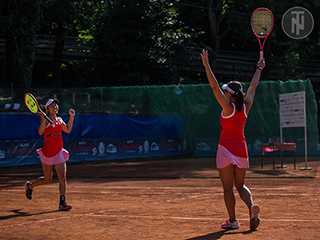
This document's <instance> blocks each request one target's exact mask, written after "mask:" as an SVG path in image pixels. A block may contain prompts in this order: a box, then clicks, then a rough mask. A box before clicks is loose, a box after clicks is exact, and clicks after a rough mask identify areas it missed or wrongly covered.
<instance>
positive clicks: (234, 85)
mask: <svg viewBox="0 0 320 240" xmlns="http://www.w3.org/2000/svg"><path fill="white" fill-rule="evenodd" d="M228 86H229V88H231V89H232V90H233V91H234V94H232V95H233V96H234V98H235V104H236V109H237V111H239V112H241V111H242V107H243V102H244V93H243V92H242V85H241V83H240V82H238V81H231V82H230V83H228Z"/></svg>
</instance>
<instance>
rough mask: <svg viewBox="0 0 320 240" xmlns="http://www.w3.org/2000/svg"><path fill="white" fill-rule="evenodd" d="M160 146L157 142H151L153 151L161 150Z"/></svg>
mask: <svg viewBox="0 0 320 240" xmlns="http://www.w3.org/2000/svg"><path fill="white" fill-rule="evenodd" d="M159 149H160V147H159V145H158V144H157V143H156V142H153V143H151V147H150V150H151V151H159Z"/></svg>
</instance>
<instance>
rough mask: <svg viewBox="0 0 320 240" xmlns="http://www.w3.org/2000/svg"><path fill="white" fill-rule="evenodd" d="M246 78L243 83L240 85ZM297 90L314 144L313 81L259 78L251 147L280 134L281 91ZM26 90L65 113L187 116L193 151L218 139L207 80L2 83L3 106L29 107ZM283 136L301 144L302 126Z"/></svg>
mask: <svg viewBox="0 0 320 240" xmlns="http://www.w3.org/2000/svg"><path fill="white" fill-rule="evenodd" d="M249 84H250V83H244V84H243V86H244V91H246V90H247V88H248V87H249ZM300 91H305V92H306V94H305V95H306V106H307V107H306V112H307V116H306V118H307V135H308V144H310V145H317V144H318V142H319V140H318V138H319V136H318V135H319V134H318V126H317V104H316V100H315V94H314V91H313V88H312V84H311V82H310V81H309V80H306V81H300V80H297V81H291V80H289V81H286V82H282V81H263V82H260V83H259V85H258V87H257V90H256V95H255V100H254V104H253V106H252V108H251V110H250V113H249V116H248V120H247V124H246V128H245V135H246V137H247V141H248V144H249V147H253V146H254V144H255V143H256V142H257V139H258V140H259V141H260V143H261V142H268V141H269V140H279V136H280V123H279V94H284V93H292V92H300ZM26 92H31V93H32V94H33V95H34V96H35V97H36V98H37V100H38V102H39V103H41V104H44V103H45V101H46V100H47V99H48V98H53V97H56V98H58V99H59V101H60V104H59V105H60V113H67V112H68V110H69V108H74V109H75V110H76V112H77V113H78V114H79V113H80V114H85V113H93V114H133V115H183V116H188V141H189V146H190V151H191V153H194V152H195V151H196V146H197V141H198V139H206V138H207V139H209V138H211V140H210V141H218V138H219V135H220V123H219V115H220V113H221V107H220V106H219V104H218V102H217V101H216V99H215V98H214V95H213V93H212V90H211V88H210V86H209V84H203V85H201V84H200V85H171V86H143V87H139V86H136V87H108V88H107V87H101V88H68V89H65V88H58V89H54V88H45V89H43V88H41V89H39V88H34V89H28V90H26V89H0V96H1V98H0V107H1V112H2V113H5V112H29V111H28V110H27V108H26V107H25V105H24V102H23V97H24V94H25V93H26ZM9 105H10V106H9ZM14 108H15V109H14ZM283 136H284V140H285V141H289V142H290V141H295V142H298V141H300V142H301V144H302V143H303V138H304V129H303V128H284V129H283ZM212 139H213V140H212ZM309 141H310V143H309Z"/></svg>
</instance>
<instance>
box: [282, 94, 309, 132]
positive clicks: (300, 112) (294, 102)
mask: <svg viewBox="0 0 320 240" xmlns="http://www.w3.org/2000/svg"><path fill="white" fill-rule="evenodd" d="M305 102H306V101H305V92H304V91H303V92H294V93H286V94H280V95H279V105H280V127H305V125H306V112H305V111H306V109H305Z"/></svg>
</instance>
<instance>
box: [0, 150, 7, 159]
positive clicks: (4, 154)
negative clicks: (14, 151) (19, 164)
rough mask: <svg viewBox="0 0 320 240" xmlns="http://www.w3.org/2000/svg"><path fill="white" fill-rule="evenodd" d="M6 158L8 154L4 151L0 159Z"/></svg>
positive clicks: (0, 154)
mask: <svg viewBox="0 0 320 240" xmlns="http://www.w3.org/2000/svg"><path fill="white" fill-rule="evenodd" d="M5 157H6V152H5V151H4V150H0V159H3V158H5Z"/></svg>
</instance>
